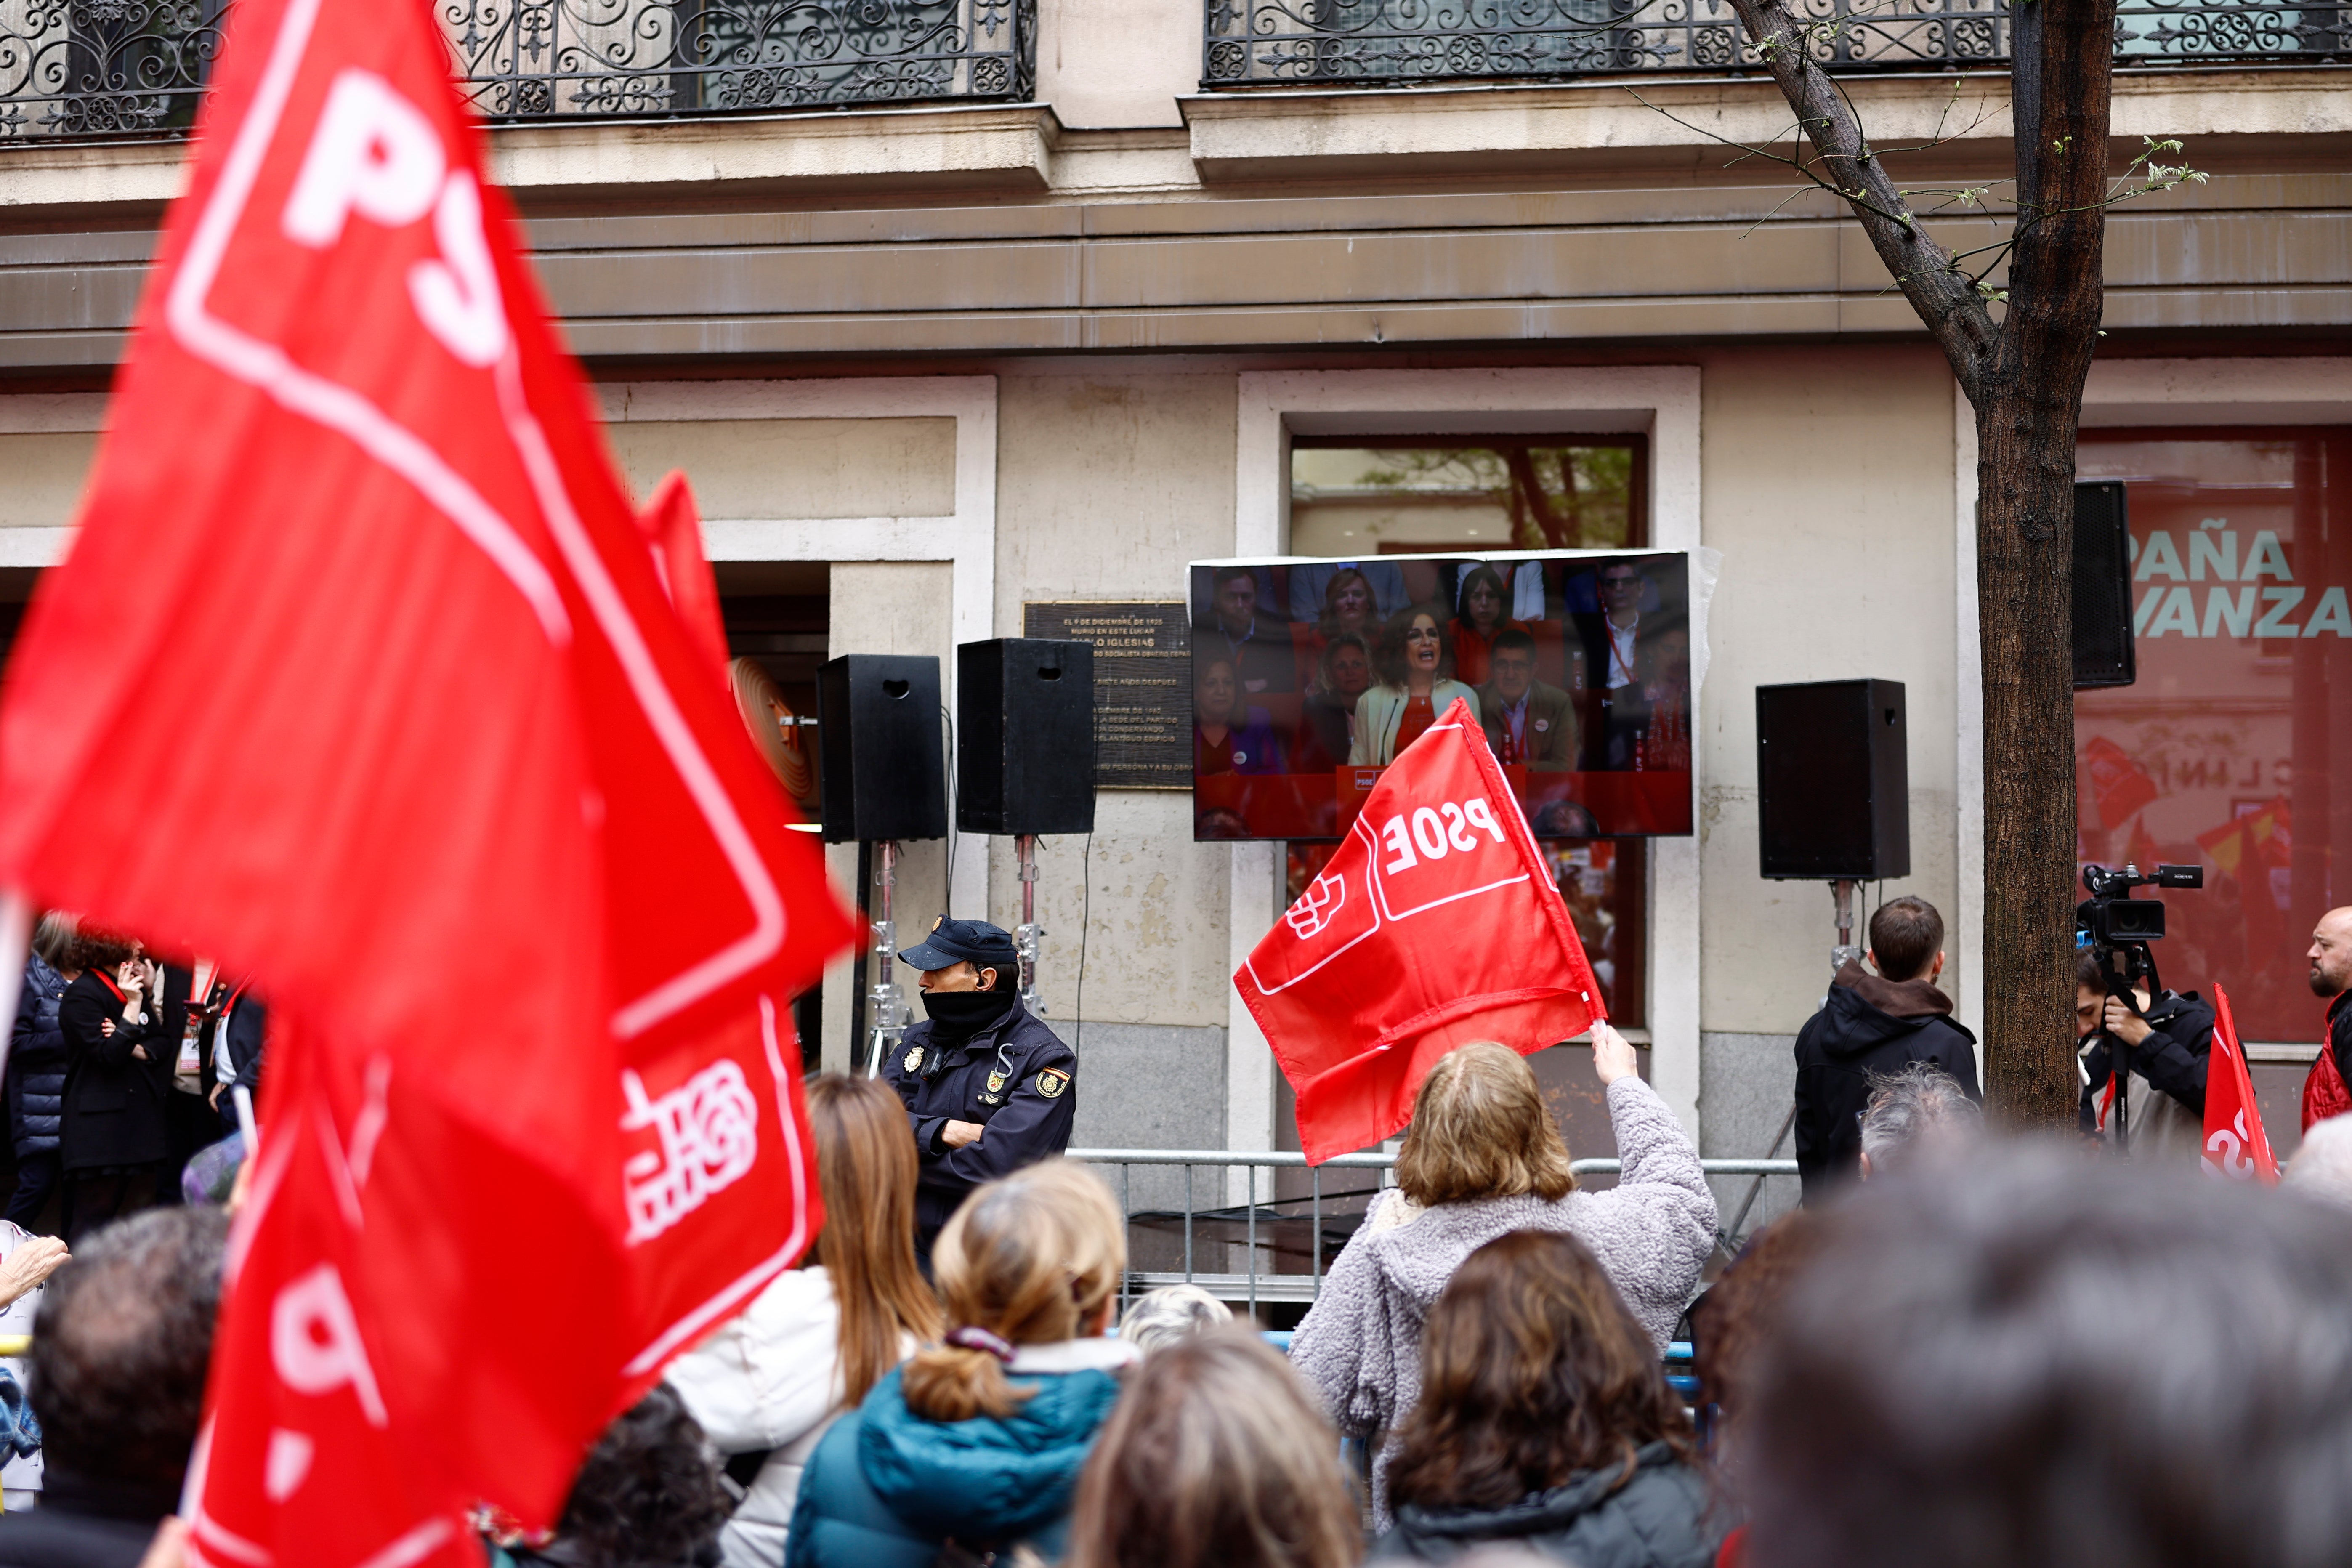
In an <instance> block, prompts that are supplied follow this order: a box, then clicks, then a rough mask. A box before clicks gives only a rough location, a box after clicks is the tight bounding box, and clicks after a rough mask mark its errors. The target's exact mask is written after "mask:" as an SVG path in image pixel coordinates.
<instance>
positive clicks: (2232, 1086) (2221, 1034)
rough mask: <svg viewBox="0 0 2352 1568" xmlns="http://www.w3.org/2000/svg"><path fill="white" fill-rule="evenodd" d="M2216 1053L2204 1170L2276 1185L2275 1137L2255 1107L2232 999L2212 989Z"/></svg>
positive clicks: (2210, 1071) (2210, 1069) (2209, 1076)
mask: <svg viewBox="0 0 2352 1568" xmlns="http://www.w3.org/2000/svg"><path fill="white" fill-rule="evenodd" d="M2213 1016H2214V1024H2213V1049H2212V1054H2211V1055H2210V1057H2209V1058H2207V1060H2206V1065H2205V1168H2206V1169H2207V1170H2209V1171H2211V1172H2212V1173H2215V1174H2216V1175H2221V1176H2228V1177H2231V1178H2232V1179H2233V1180H2236V1181H2241V1182H2244V1181H2263V1182H2268V1183H2271V1184H2273V1185H2275V1184H2277V1182H2278V1179H2279V1169H2278V1161H2277V1160H2276V1159H2275V1158H2273V1155H2272V1154H2271V1139H2270V1134H2269V1133H2267V1132H2265V1131H2263V1108H2262V1107H2261V1106H2260V1105H2257V1104H2256V1103H2255V1102H2254V1080H2253V1076H2252V1074H2251V1073H2249V1072H2248V1071H2247V1070H2246V1051H2245V1047H2243V1046H2242V1045H2240V1044H2239V1043H2238V1025H2237V1021H2236V1020H2235V1019H2233V1018H2231V1016H2230V998H2229V996H2228V995H2227V994H2225V993H2224V992H2223V991H2222V989H2221V987H2220V986H2219V985H2216V986H2214V987H2213Z"/></svg>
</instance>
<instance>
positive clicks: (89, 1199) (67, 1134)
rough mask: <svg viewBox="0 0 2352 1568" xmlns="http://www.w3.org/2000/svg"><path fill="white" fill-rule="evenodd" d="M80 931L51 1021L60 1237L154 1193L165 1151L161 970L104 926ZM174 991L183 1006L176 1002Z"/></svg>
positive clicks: (170, 1049)
mask: <svg viewBox="0 0 2352 1568" xmlns="http://www.w3.org/2000/svg"><path fill="white" fill-rule="evenodd" d="M136 952H137V950H136V948H135V946H134V945H133V944H131V943H130V942H125V941H122V940H121V939H118V938H113V937H110V936H108V935H107V934H105V933H104V932H98V931H83V932H82V933H81V936H80V938H79V956H80V958H81V963H82V973H81V977H80V978H79V979H78V980H76V981H75V982H74V983H73V984H71V985H68V986H67V987H66V994H65V999H64V1000H63V1001H61V1002H60V1003H58V1025H59V1026H60V1027H61V1028H62V1029H63V1030H64V1033H65V1037H66V1058H67V1065H66V1091H65V1104H64V1110H63V1113H62V1115H61V1117H60V1119H59V1126H58V1136H59V1139H60V1141H61V1147H62V1152H63V1154H64V1161H63V1164H64V1169H65V1179H66V1226H65V1230H66V1240H67V1241H68V1243H69V1244H72V1245H74V1246H79V1245H80V1242H81V1238H82V1237H83V1236H84V1235H85V1234H87V1233H88V1232H89V1231H90V1230H91V1229H93V1228H95V1227H97V1226H101V1225H104V1224H106V1223H107V1222H108V1221H110V1220H112V1219H115V1218H117V1217H119V1216H120V1215H124V1214H128V1213H129V1212H131V1210H132V1209H134V1208H137V1207H140V1206H142V1205H145V1204H147V1203H151V1202H152V1201H153V1199H154V1195H155V1193H154V1188H155V1179H156V1176H157V1173H159V1172H160V1171H161V1170H162V1169H163V1162H164V1160H165V1158H166V1157H167V1156H168V1155H169V1154H170V1152H171V1132H170V1128H169V1125H168V1123H167V1122H166V1121H165V1107H164V1096H166V1095H168V1094H170V1093H171V1092H172V1067H173V1060H174V1058H175V1055H176V1053H177V1050H178V1047H179V1040H178V1037H176V1036H174V1035H173V1034H172V1032H171V1030H170V1028H169V1026H168V1023H167V1020H166V1017H165V1010H166V1005H167V1002H168V1000H169V998H168V994H167V990H166V987H165V985H164V984H163V972H162V971H161V969H160V968H158V967H157V966H156V965H155V964H153V963H149V962H147V961H146V960H144V959H142V958H140V957H137V956H136ZM183 1005H184V992H183Z"/></svg>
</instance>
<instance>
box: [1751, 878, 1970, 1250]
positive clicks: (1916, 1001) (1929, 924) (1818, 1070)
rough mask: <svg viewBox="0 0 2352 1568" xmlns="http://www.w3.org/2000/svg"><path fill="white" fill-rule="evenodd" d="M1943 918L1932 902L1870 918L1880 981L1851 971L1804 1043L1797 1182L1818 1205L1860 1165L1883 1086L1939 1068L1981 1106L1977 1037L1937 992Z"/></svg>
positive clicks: (1902, 902) (1854, 967) (1905, 901)
mask: <svg viewBox="0 0 2352 1568" xmlns="http://www.w3.org/2000/svg"><path fill="white" fill-rule="evenodd" d="M1943 948H1944V917H1943V916H1941V915H1939V914H1937V912H1936V906H1935V905H1933V904H1931V903H1929V902H1928V901H1927V900H1925V899H1914V898H1901V899H1889V900H1887V901H1886V902H1885V903H1884V904H1881V905H1880V906H1879V907H1878V912H1877V913H1876V914H1874V915H1872V916H1871V917H1870V951H1869V952H1868V953H1866V954H1865V955H1864V956H1865V957H1867V958H1868V959H1869V960H1870V962H1871V963H1873V964H1874V965H1876V966H1877V969H1878V973H1875V974H1873V973H1870V971H1869V970H1867V969H1864V967H1863V966H1862V965H1861V964H1859V963H1848V964H1846V965H1845V967H1844V968H1843V969H1841V970H1839V971H1838V973H1837V978H1836V979H1834V980H1832V981H1831V982H1830V994H1829V995H1828V996H1827V997H1826V998H1825V999H1824V1000H1823V1001H1822V1010H1821V1011H1820V1012H1818V1013H1816V1014H1814V1015H1813V1016H1811V1018H1809V1019H1807V1020H1806V1022H1805V1026H1804V1027H1803V1028H1802V1029H1801V1030H1799V1031H1798V1034H1797V1052H1796V1054H1797V1104H1796V1118H1795V1130H1796V1134H1797V1175H1798V1179H1799V1180H1800V1181H1801V1182H1802V1183H1803V1184H1804V1189H1805V1202H1806V1203H1808V1204H1814V1203H1819V1202H1821V1201H1822V1199H1823V1198H1825V1197H1826V1196H1828V1195H1829V1194H1830V1193H1831V1191H1832V1189H1833V1188H1834V1187H1835V1186H1836V1185H1837V1184H1839V1183H1840V1182H1842V1181H1843V1180H1845V1179H1846V1178H1848V1177H1851V1176H1852V1175H1853V1173H1854V1172H1855V1170H1856V1169H1857V1168H1858V1167H1859V1165H1860V1163H1861V1160H1862V1112H1863V1109H1864V1107H1865V1106H1866V1105H1868V1104H1869V1103H1870V1096H1871V1092H1872V1090H1873V1089H1875V1088H1876V1087H1877V1085H1878V1083H1879V1081H1881V1080H1883V1079H1888V1078H1892V1077H1894V1076H1895V1075H1896V1074H1898V1073H1900V1072H1901V1071H1902V1070H1903V1069H1904V1068H1906V1067H1909V1066H1910V1065H1911V1064H1912V1063H1913V1062H1933V1063H1934V1064H1935V1065H1936V1066H1937V1067H1938V1068H1942V1069H1943V1070H1944V1071H1945V1072H1947V1073H1949V1074H1950V1075H1951V1076H1952V1078H1953V1079H1954V1080H1955V1081H1956V1082H1958V1084H1959V1086H1960V1092H1961V1093H1963V1094H1965V1095H1967V1096H1968V1097H1969V1099H1970V1100H1976V1101H1978V1102H1979V1103H1982V1101H1983V1100H1984V1093H1983V1091H1982V1090H1981V1089H1979V1088H1978V1086H1977V1037H1975V1036H1974V1035H1971V1034H1969V1031H1968V1030H1967V1029H1966V1028H1964V1027H1962V1026H1961V1025H1960V1024H1959V1023H1958V1021H1957V1020H1955V1019H1954V1018H1953V1016H1952V999H1951V998H1950V997H1949V996H1947V995H1945V994H1944V993H1943V992H1941V991H1940V990H1938V989H1937V986H1936V982H1937V979H1939V978H1940V977H1941V976H1942V974H1943V973H1944V952H1943Z"/></svg>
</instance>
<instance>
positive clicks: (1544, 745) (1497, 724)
mask: <svg viewBox="0 0 2352 1568" xmlns="http://www.w3.org/2000/svg"><path fill="white" fill-rule="evenodd" d="M1487 663H1488V670H1487V673H1488V679H1487V681H1486V685H1484V686H1482V687H1480V688H1478V719H1479V722H1480V723H1481V724H1482V725H1483V726H1484V727H1485V729H1486V744H1487V745H1488V746H1490V747H1492V748H1493V749H1494V752H1495V758H1496V761H1497V762H1500V763H1522V764H1524V765H1525V766H1527V767H1528V768H1529V769H1531V770H1532V771H1534V772H1536V773H1573V772H1574V771H1575V769H1576V763H1577V721H1576V700H1575V699H1574V698H1572V697H1570V695H1569V694H1568V693H1567V692H1565V691H1562V690H1561V689H1559V687H1557V686H1551V685H1548V684H1546V683H1545V682H1543V681H1540V680H1538V679H1536V639H1535V638H1533V637H1529V636H1528V634H1527V633H1525V632H1523V631H1517V630H1512V631H1506V632H1501V633H1498V634H1496V637H1495V647H1494V652H1493V654H1492V655H1491V656H1490V657H1489V658H1488V661H1487Z"/></svg>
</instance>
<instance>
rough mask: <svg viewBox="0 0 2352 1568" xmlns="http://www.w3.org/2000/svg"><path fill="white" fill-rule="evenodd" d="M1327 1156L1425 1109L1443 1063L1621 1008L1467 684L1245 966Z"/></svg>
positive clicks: (1576, 1028) (1528, 1046) (1241, 981)
mask: <svg viewBox="0 0 2352 1568" xmlns="http://www.w3.org/2000/svg"><path fill="white" fill-rule="evenodd" d="M1234 986H1235V988H1236V989H1238V990H1239V991H1240V992H1241V995H1242V1001H1243V1002H1244V1004H1245V1005H1247V1006H1248V1007H1249V1010H1250V1016H1252V1017H1254V1018H1255V1019H1256V1020H1257V1025H1258V1027H1259V1028H1260V1029H1262V1030H1264V1031H1265V1037H1266V1040H1267V1043H1268V1044H1270V1045H1271V1046H1273V1047H1274V1055H1275V1059H1276V1061H1277V1062H1279V1063H1280V1064H1281V1067H1282V1072H1283V1076H1284V1077H1285V1078H1286V1079H1289V1080H1290V1087H1291V1088H1292V1089H1294V1090H1296V1091H1297V1096H1298V1136H1299V1142H1301V1144H1302V1145H1304V1147H1305V1149H1306V1152H1307V1159H1308V1160H1309V1161H1314V1162H1320V1161H1323V1160H1328V1159H1329V1158H1330V1157H1331V1156H1332V1155H1334V1154H1344V1153H1346V1152H1348V1151H1349V1150H1351V1149H1360V1148H1362V1147H1363V1146H1364V1145H1365V1144H1367V1143H1371V1142H1378V1141H1379V1140H1381V1139H1382V1138H1385V1137H1387V1136H1389V1135H1390V1134H1391V1133H1392V1132H1394V1131H1396V1130H1397V1129H1399V1128H1400V1127H1402V1126H1403V1125H1404V1124H1405V1123H1406V1121H1410V1120H1411V1119H1412V1097H1413V1095H1414V1094H1415V1093H1416V1092H1417V1091H1418V1090H1419V1089H1420V1088H1421V1080H1422V1079H1423V1077H1424V1076H1426V1075H1427V1073H1428V1071H1429V1068H1430V1064H1431V1063H1433V1062H1434V1061H1435V1060H1436V1059H1437V1058H1439V1057H1442V1056H1444V1054H1445V1053H1446V1052H1447V1051H1449V1050H1451V1049H1453V1048H1454V1047H1455V1046H1458V1045H1464V1044H1466V1043H1468V1042H1470V1041H1472V1040H1499V1041H1501V1042H1502V1043H1503V1044H1505V1045H1507V1046H1509V1047H1511V1048H1512V1049H1514V1050H1517V1051H1519V1052H1521V1053H1526V1052H1530V1051H1539V1050H1541V1049H1543V1048H1544V1047H1547V1046H1551V1045H1557V1044H1558V1043H1559V1042H1560V1041H1561V1040H1564V1039H1567V1038H1568V1037H1570V1036H1572V1035H1576V1034H1580V1033H1581V1032H1583V1031H1584V1030H1585V1029H1586V1028H1588V1027H1590V1026H1591V1025H1592V1024H1593V1023H1595V1022H1597V1021H1599V1020H1601V1019H1602V1018H1605V1017H1607V1016H1608V1013H1607V1011H1606V1009H1605V1008H1604V1007H1603V1006H1602V1005H1601V992H1600V988H1599V987H1598V986H1596V985H1595V984H1593V980H1592V969H1591V965H1590V964H1588V963H1586V962H1585V957H1584V944H1583V943H1582V942H1580V941H1578V940H1577V935H1576V927H1575V925H1574V923H1573V922H1572V921H1570V919H1569V914H1568V906H1567V905H1566V904H1564V903H1563V902H1561V900H1560V896H1559V889H1558V888H1557V887H1555V886H1554V885H1553V883H1552V879H1551V872H1550V869H1549V867H1547V866H1546V865H1545V863H1544V858H1543V854H1542V852H1541V850H1539V849H1538V847H1537V846H1536V841H1535V836H1534V835H1533V834H1532V833H1530V832H1529V831H1528V823H1527V818H1526V816H1524V815H1522V814H1521V812H1520V810H1519V806H1518V802H1517V800H1516V799H1514V798H1513V797H1512V795H1511V791H1510V786H1509V784H1508V783H1507V781H1506V780H1505V779H1504V777H1503V770H1502V768H1501V766H1500V765H1499V764H1497V763H1496V761H1495V756H1494V753H1493V752H1491V751H1489V750H1488V749H1487V746H1486V732H1485V731H1482V730H1481V729H1480V728H1479V727H1478V721H1477V720H1475V719H1474V718H1472V717H1471V715H1470V709H1469V705H1468V704H1467V703H1465V702H1463V701H1461V700H1458V699H1457V700H1455V702H1454V706H1453V708H1452V709H1450V710H1448V711H1447V712H1446V714H1445V716H1444V718H1443V719H1441V720H1440V721H1438V722H1437V723H1436V724H1434V725H1433V726H1431V727H1430V729H1429V730H1428V731H1426V732H1425V733H1423V736H1422V737H1421V739H1419V740H1417V741H1415V742H1413V743H1412V745H1411V746H1408V747H1407V748H1405V751H1404V754H1403V755H1402V756H1400V757H1399V758H1397V760H1396V762H1395V763H1394V764H1393V765H1392V766H1391V767H1390V768H1389V769H1388V770H1387V771H1386V772H1384V773H1381V782H1380V784H1378V785H1377V786H1376V787H1375V788H1374V789H1373V791H1372V793H1371V795H1370V796H1369V797H1367V798H1366V800H1365V802H1364V808H1363V811H1362V812H1361V814H1360V815H1359V816H1357V818H1356V825H1355V826H1354V828H1353V829H1352V830H1351V831H1350V832H1349V835H1348V837H1347V839H1346V841H1345V842H1343V843H1342V844H1341V845H1340V846H1339V852H1338V853H1337V854H1335V855H1333V856H1332V857H1331V863H1330V865H1329V866H1328V867H1327V868H1325V869H1324V872H1323V874H1322V875H1321V876H1319V877H1318V878H1316V879H1315V881H1314V883H1313V885H1311V886H1310V887H1308V888H1307V890H1306V892H1304V893H1302V894H1300V895H1299V898H1298V901H1297V902H1296V903H1294V904H1292V905H1291V906H1290V908H1289V909H1288V910H1286V911H1285V913H1284V915H1283V917H1282V919H1281V920H1280V921H1276V924H1275V927H1274V929H1273V930H1272V931H1268V932H1266V934H1265V940H1264V941H1263V942H1259V943H1258V944H1257V946H1256V948H1255V950H1253V951H1252V952H1251V953H1250V955H1249V959H1248V961H1247V962H1246V963H1244V964H1243V965H1242V966H1241V968H1240V969H1239V970H1237V971H1235V972H1234Z"/></svg>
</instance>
